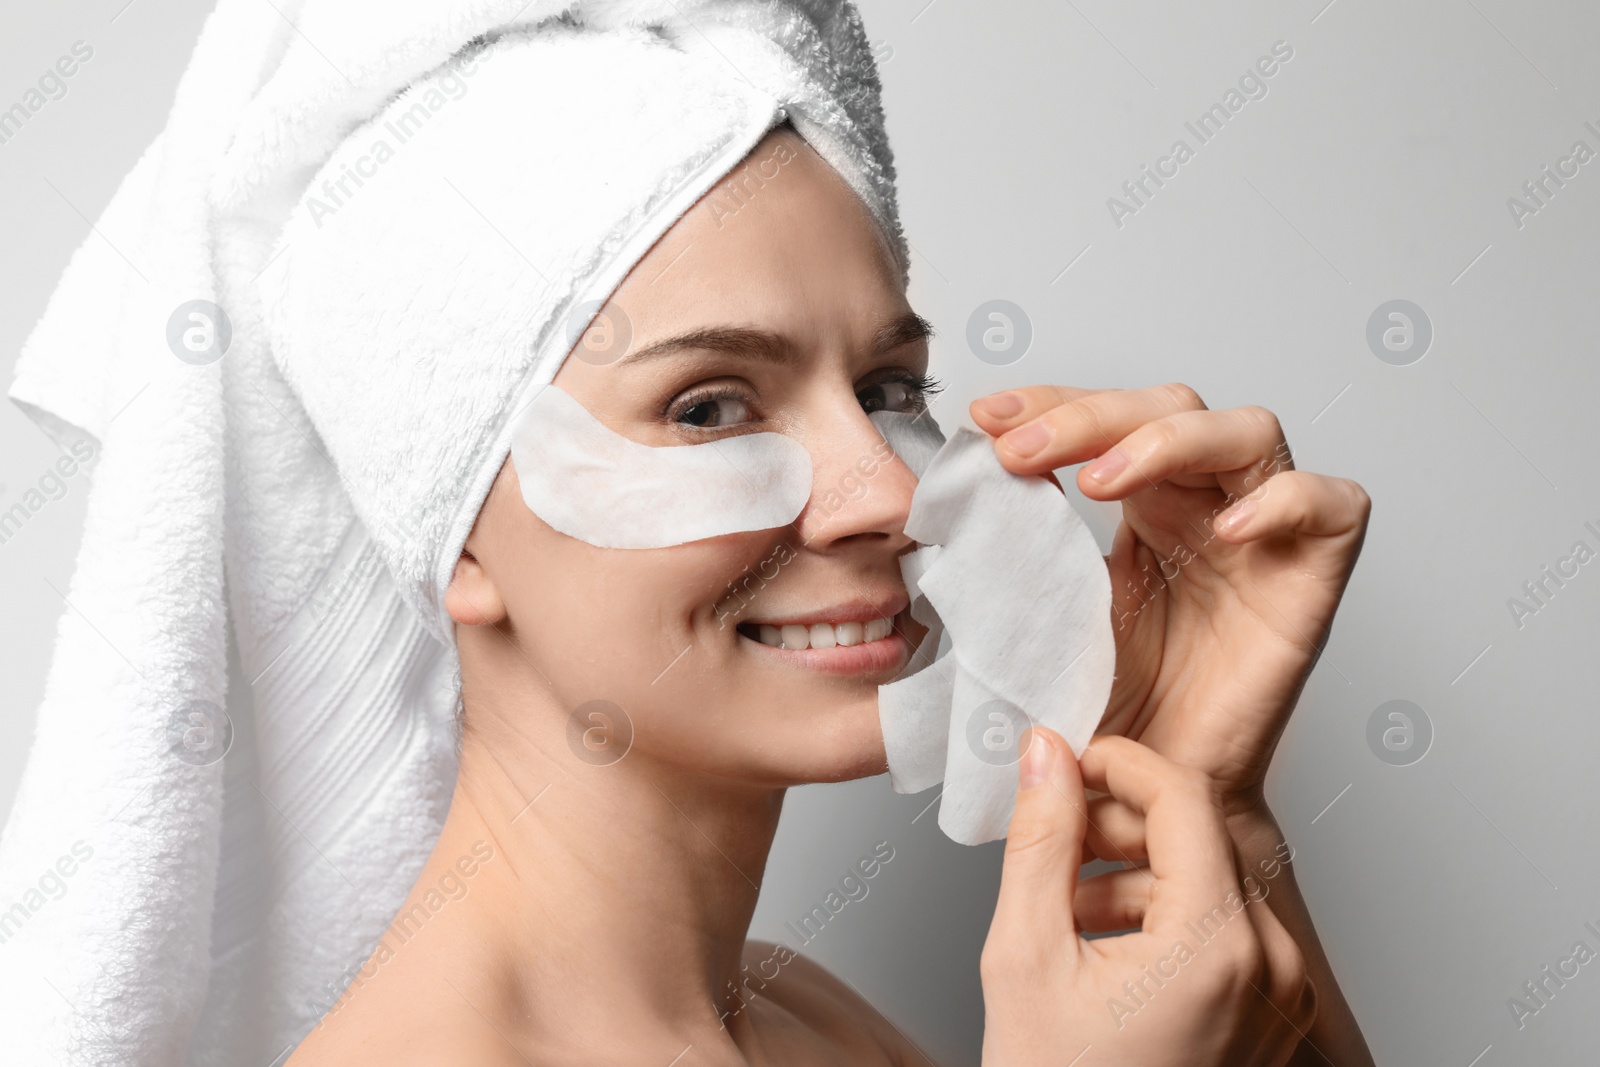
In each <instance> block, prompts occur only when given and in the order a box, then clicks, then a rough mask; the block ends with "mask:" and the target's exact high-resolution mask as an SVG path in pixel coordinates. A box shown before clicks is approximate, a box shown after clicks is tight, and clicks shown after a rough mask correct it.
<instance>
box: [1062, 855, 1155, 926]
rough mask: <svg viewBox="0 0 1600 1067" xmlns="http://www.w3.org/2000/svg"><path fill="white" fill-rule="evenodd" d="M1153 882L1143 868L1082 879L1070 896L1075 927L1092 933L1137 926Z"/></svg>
mask: <svg viewBox="0 0 1600 1067" xmlns="http://www.w3.org/2000/svg"><path fill="white" fill-rule="evenodd" d="M1154 885H1155V879H1154V878H1153V877H1151V875H1150V872H1149V871H1147V870H1145V869H1143V868H1142V867H1135V868H1133V869H1131V870H1126V871H1107V872H1106V873H1105V874H1097V875H1095V876H1094V877H1093V878H1085V879H1083V880H1082V881H1080V882H1079V883H1078V891H1077V893H1075V894H1074V895H1073V898H1072V914H1073V915H1074V916H1075V917H1076V918H1077V920H1078V929H1080V930H1084V931H1087V932H1089V933H1094V934H1103V933H1110V932H1112V931H1115V930H1136V929H1138V928H1139V927H1140V926H1142V925H1143V924H1144V913H1145V909H1147V908H1148V907H1149V906H1150V890H1151V887H1152V886H1154Z"/></svg>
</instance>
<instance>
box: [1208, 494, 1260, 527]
mask: <svg viewBox="0 0 1600 1067" xmlns="http://www.w3.org/2000/svg"><path fill="white" fill-rule="evenodd" d="M1255 513H1256V502H1255V501H1254V500H1241V501H1239V502H1238V503H1237V504H1235V505H1234V506H1233V507H1231V508H1229V509H1228V510H1227V512H1226V513H1225V514H1224V515H1223V516H1222V517H1221V518H1219V519H1218V520H1217V525H1218V526H1220V527H1222V529H1223V530H1225V531H1227V532H1228V533H1232V532H1233V531H1234V530H1242V529H1244V527H1245V524H1246V523H1248V522H1249V521H1250V520H1251V519H1252V518H1254V517H1255Z"/></svg>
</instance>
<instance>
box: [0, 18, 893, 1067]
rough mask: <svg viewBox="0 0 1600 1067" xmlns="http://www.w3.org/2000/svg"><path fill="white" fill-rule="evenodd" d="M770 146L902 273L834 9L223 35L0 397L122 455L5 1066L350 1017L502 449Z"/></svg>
mask: <svg viewBox="0 0 1600 1067" xmlns="http://www.w3.org/2000/svg"><path fill="white" fill-rule="evenodd" d="M785 119H787V121H789V122H791V123H792V124H793V125H794V127H795V129H796V130H797V131H798V132H799V133H800V135H801V136H803V137H804V138H805V139H806V140H807V142H808V143H810V144H811V145H812V146H813V147H814V148H816V149H817V151H818V152H819V153H821V155H822V156H823V157H824V158H825V159H826V160H827V161H828V162H829V163H830V164H831V165H832V166H833V167H834V169H836V170H837V171H838V172H839V173H840V174H841V175H842V176H843V177H844V178H845V180H846V181H847V182H849V184H850V185H851V186H852V187H853V188H854V189H855V190H856V191H857V192H858V193H859V194H860V195H861V197H862V199H863V201H864V202H865V203H866V204H867V206H868V207H869V208H870V209H871V211H872V213H873V215H874V217H875V218H877V220H878V221H879V223H880V224H881V226H882V227H883V230H884V232H885V234H886V235H887V236H888V237H889V243H890V245H891V247H892V249H893V251H894V254H895V255H896V256H897V257H898V261H899V263H900V266H901V269H902V274H904V272H905V270H906V266H907V258H906V249H905V243H904V240H903V238H902V236H901V233H900V228H899V223H898V216H897V210H896V205H895V198H894V185H893V179H894V172H893V164H892V158H891V155H890V152H889V148H888V143H887V140H886V138H885V135H884V130H883V122H882V113H881V108H880V104H879V87H878V80H877V74H876V70H875V68H874V64H873V60H872V57H871V53H870V51H869V49H868V46H867V42H866V38H865V35H864V33H863V31H862V27H861V23H860V19H859V16H858V15H857V13H856V11H855V9H854V7H853V6H852V5H851V4H850V3H848V2H845V0H835V2H826V0H793V2H781V0H761V2H756V0H746V2H735V0H727V2H715V0H702V2H692V0H677V2H673V0H665V2H649V0H639V2H635V3H629V2H625V0H610V2H589V3H583V2H580V3H576V4H574V3H571V2H570V0H569V2H567V3H558V2H546V0H530V2H524V0H516V2H513V0H473V2H470V3H452V4H377V3H373V2H371V0H302V2H300V3H297V4H296V3H290V4H285V5H278V6H274V5H271V4H261V3H259V2H258V0H221V3H220V4H219V7H218V9H217V11H216V12H215V13H214V14H213V15H212V16H211V18H210V19H209V21H208V22H207V24H206V27H205V30H204V33H203V35H202V37H201V40H200V42H199V45H198V46H197V48H196V51H195V55H194V59H193V61H192V63H191V65H190V68H189V69H188V71H187V72H186V74H185V76H184V78H183V81H182V82H181V84H180V87H179V91H178V96H177V100H176V103H175V105H174V108H173V111H172V114H171V116H170V118H169V120H168V123H167V126H166V128H165V130H164V131H163V133H162V134H161V136H160V137H159V138H158V139H157V141H156V142H155V143H154V144H153V145H152V146H151V148H150V149H149V151H148V152H147V153H146V154H145V156H144V157H143V158H142V159H141V160H140V162H139V164H138V165H137V166H136V167H135V168H134V170H133V171H132V172H131V173H130V174H129V176H128V177H127V179H126V180H125V181H124V183H123V184H122V186H121V187H120V188H119V190H118V192H117V194H116V196H115V197H114V198H113V200H112V202H111V204H110V206H109V207H108V208H107V209H106V211H105V213H104V214H103V215H102V216H101V218H100V220H99V222H98V224H97V233H96V234H95V235H92V236H90V237H89V238H88V239H87V240H86V242H85V244H84V245H83V247H82V248H80V249H79V251H78V253H77V254H76V255H75V256H74V258H73V261H72V263H71V265H70V266H69V268H68V270H67V272H66V274H65V276H64V277H63V279H62V281H61V284H60V286H59V287H58V289H57V291H56V292H55V294H54V296H53V297H52V299H51V302H50V305H49V307H48V309H47V311H46V314H45V316H44V318H43V320H42V321H41V322H40V324H39V326H38V327H37V329H36V330H35V332H34V333H33V335H32V336H31V337H30V339H29V341H28V344H27V347H26V348H25V350H24V353H23V355H22V357H21V359H20V361H19V363H18V369H17V378H16V381H15V382H14V384H13V385H12V388H11V390H10V394H9V395H10V396H11V397H12V399H13V400H14V401H15V402H17V403H18V404H19V405H20V406H21V407H22V408H23V409H24V410H25V411H26V412H28V413H29V414H30V416H32V417H33V418H34V419H35V420H36V421H37V422H38V423H39V424H40V426H41V427H42V428H43V429H44V430H45V431H46V432H47V433H49V434H50V435H51V436H52V437H54V438H55V439H56V440H58V441H59V442H60V443H61V444H62V445H63V446H67V445H70V443H72V442H73V441H75V440H77V439H79V438H84V437H87V438H93V439H94V440H95V441H97V442H98V444H99V447H100V449H101V453H102V455H101V459H100V461H99V463H98V464H97V467H96V470H95V474H94V481H93V485H92V488H91V491H90V494H89V499H88V504H87V519H86V523H85V528H84V537H83V544H82V547H81V549H80V553H79V557H78V562H77V566H76V569H75V572H74V574H73V578H72V582H71V585H70V588H69V590H68V592H67V601H68V605H69V606H68V607H67V609H66V613H65V614H64V616H63V618H62V621H61V624H60V629H59V632H58V635H57V643H56V649H55V653H54V657H53V660H52V663H51V667H50V673H49V676H48V679H47V685H46V693H45V699H44V702H43V705H42V707H41V709H40V712H39V721H38V728H37V734H36V739H35V742H34V746H33V749H32V751H31V753H30V757H29V762H28V765H27V768H26V771H25V773H24V777H23V781H22V784H21V787H20V790H19V793H18V796H17V800H16V803H15V806H14V808H13V811H12V815H11V818H10V820H9V822H8V824H7V827H6V831H5V835H4V837H3V839H0V871H3V872H5V873H4V876H3V881H0V905H9V904H10V902H13V901H15V902H17V906H15V907H12V908H11V909H10V910H9V911H7V912H5V913H4V914H3V916H0V939H3V940H4V949H3V950H4V952H5V953H6V966H5V967H4V968H0V1030H3V1031H4V1032H5V1033H6V1034H7V1035H8V1041H9V1042H10V1046H9V1047H10V1050H11V1053H12V1055H13V1056H14V1058H15V1059H16V1060H17V1062H26V1063H30V1064H68V1063H70V1064H95V1065H113V1064H115V1065H127V1067H131V1065H135V1064H138V1065H152V1067H153V1065H157V1064H160V1065H169V1064H177V1063H189V1064H211V1063H216V1064H223V1063H226V1064H235V1063H260V1064H263V1065H265V1064H269V1063H274V1062H281V1060H282V1058H283V1057H284V1056H285V1055H286V1054H287V1052H288V1050H289V1049H290V1048H292V1047H293V1046H294V1045H295V1044H296V1043H297V1042H298V1041H299V1039H300V1038H301V1037H302V1036H303V1035H304V1034H305V1033H306V1032H307V1031H308V1030H309V1029H310V1027H311V1026H313V1025H314V1024H315V1023H316V1021H317V1020H318V1019H319V1018H320V1017H321V1016H322V1014H323V1013H325V1012H326V1010H327V1009H328V1008H329V1006H331V1004H332V1003H333V1002H334V1000H335V999H336V998H337V997H338V995H339V993H340V992H341V991H342V989H343V988H344V986H345V984H346V983H347V982H348V981H349V980H350V978H351V977H352V975H353V974H354V973H355V971H356V969H357V968H358V967H359V966H360V965H361V964H362V962H363V961H364V960H365V958H366V956H367V954H368V953H369V952H370V951H371V949H372V947H373V946H374V945H375V944H376V943H377V941H378V938H379V937H380V935H381V934H382V932H383V930H384V928H385V926H386V925H387V924H388V922H389V921H390V919H391V918H392V917H393V914H394V911H395V909H396V908H397V907H398V906H399V904H400V902H401V901H402V900H403V899H404V897H405V894H406V892H407V891H408V890H409V888H410V886H411V884H412V881H413V880H414V878H415V876H416V873H417V871H418V870H419V869H420V867H421V865H422V863H423V861H424V860H425V859H426V857H427V855H428V853H429V851H430V849H431V847H432V844H433V841H434V840H435V838H436V836H437V832H438V828H439V825H440V824H441V823H442V821H443V818H444V815H445V812H446V810H447V807H448V804H449V799H450V795H451V789H452V787H453V783H454V775H455V751H454V747H453V739H452V731H451V728H450V718H451V714H452V712H453V706H454V698H455V693H454V687H453V686H452V685H451V678H452V675H453V673H454V668H455V663H454V659H455V657H454V649H453V636H452V633H451V628H450V625H449V620H448V618H447V617H446V616H445V615H444V613H443V609H442V594H443V590H444V588H445V586H446V584H447V583H448V581H449V578H450V574H451V572H452V569H453V566H454V562H455V559H456V558H457V556H458V555H459V552H460V549H461V546H462V543H463V542H464V540H465V538H466V535H467V532H468V530H469V529H470V527H471V524H472V521H473V518H474V517H475V515H476V513H477V510H478V507H479V505H480V504H481V502H482V500H483V498H484V496H485V494H486V492H487V490H488V487H489V485H490V483H491V481H492V480H493V478H494V476H495V473H496V472H497V471H498V470H499V467H500V465H501V463H502V462H503V461H504V458H505V456H506V454H507V451H508V449H509V442H510V435H511V431H512V426H511V425H510V417H511V414H512V413H513V412H514V411H515V410H516V409H517V408H518V407H519V406H520V402H521V400H523V399H525V398H526V396H527V395H528V394H529V392H530V391H531V390H533V389H536V388H538V387H539V386H541V385H543V384H545V383H547V382H549V381H550V379H551V378H552V377H553V376H554V374H555V372H556V370H557V369H558V367H559V365H560V361H561V359H562V357H563V356H565V354H566V352H567V350H568V348H569V347H570V342H571V332H570V320H571V319H572V317H573V316H574V315H581V314H582V313H583V309H585V308H592V306H594V302H595V301H598V300H603V299H604V298H605V297H606V296H607V295H608V294H609V293H610V291H611V290H612V289H613V288H614V287H615V286H616V285H617V284H618V282H620V280H621V279H622V278H623V276H624V275H625V274H626V273H627V272H628V270H629V269H630V268H631V267H632V266H633V264H634V263H636V262H637V261H638V259H639V258H640V257H641V256H643V255H644V253H645V252H646V251H647V250H648V249H649V247H650V246H651V244H652V243H653V242H654V241H655V240H656V239H657V238H658V237H659V236H660V235H661V234H662V233H663V232H665V230H666V229H667V228H668V227H669V226H670V225H671V224H672V222H673V221H674V220H675V219H676V218H677V217H678V216H679V215H681V214H682V212H683V211H684V210H686V209H687V208H688V207H689V206H690V205H691V204H693V203H694V202H695V201H696V200H697V199H698V198H699V197H700V196H702V195H703V194H704V193H705V192H706V191H707V190H708V189H709V188H710V187H711V186H712V185H714V184H715V183H716V182H717V181H718V180H719V179H720V178H721V177H723V176H724V175H725V174H727V173H728V172H729V171H730V170H731V169H732V168H733V167H735V166H736V165H738V164H739V162H740V161H741V160H742V159H743V158H744V156H745V155H746V154H747V153H748V151H749V150H750V149H751V148H752V147H753V146H755V145H756V144H757V143H758V142H759V141H760V139H761V138H762V137H763V135H764V134H765V133H766V132H767V131H768V130H769V129H770V128H771V127H772V126H773V125H774V124H776V123H778V122H780V121H783V120H785ZM196 331H197V332H196ZM196 339H198V341H196ZM224 753H226V754H227V758H226V759H223V758H222V755H223V754H224ZM64 855H65V856H73V857H79V858H77V859H74V861H73V865H72V867H73V872H74V873H73V875H72V876H71V877H70V879H69V880H68V882H67V885H68V891H67V892H66V893H64V894H62V895H61V896H60V897H59V898H54V899H52V898H48V897H45V896H42V895H41V894H40V893H39V892H38V891H37V890H36V888H34V887H33V886H32V885H30V883H31V882H37V880H38V878H39V877H40V872H41V871H49V870H54V869H57V868H56V865H57V864H58V861H59V858H60V857H62V856H64ZM85 856H86V857H87V858H82V857H85Z"/></svg>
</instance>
